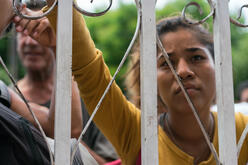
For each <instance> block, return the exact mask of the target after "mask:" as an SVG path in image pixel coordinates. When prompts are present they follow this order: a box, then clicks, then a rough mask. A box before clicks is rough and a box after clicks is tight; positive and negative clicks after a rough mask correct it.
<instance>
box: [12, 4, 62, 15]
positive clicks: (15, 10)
mask: <svg viewBox="0 0 248 165" xmlns="http://www.w3.org/2000/svg"><path fill="white" fill-rule="evenodd" d="M12 2H13V3H12V6H13V9H14V12H15V14H16V15H18V16H20V17H21V18H25V19H30V20H35V19H40V18H43V17H45V16H47V15H48V14H49V13H50V12H51V11H52V10H53V9H54V7H55V6H56V5H57V2H58V0H55V1H54V2H53V5H52V6H51V7H50V8H49V9H48V10H47V11H46V12H45V13H43V14H41V15H38V16H29V15H25V14H23V13H21V11H20V10H19V9H18V8H21V6H20V2H17V0H13V1H12Z"/></svg>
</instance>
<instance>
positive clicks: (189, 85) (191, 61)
mask: <svg viewBox="0 0 248 165" xmlns="http://www.w3.org/2000/svg"><path fill="white" fill-rule="evenodd" d="M161 41H162V43H163V45H164V47H165V50H166V51H167V53H168V55H169V58H170V61H171V62H172V64H173V66H174V69H175V70H176V72H177V74H178V75H179V76H180V78H181V79H182V83H183V85H184V87H185V89H186V91H187V92H188V94H189V97H190V98H191V100H192V102H193V103H194V105H195V106H196V108H197V109H198V111H199V112H201V110H202V109H206V108H207V109H209V108H210V106H211V104H212V101H213V99H214V97H215V72H214V62H213V59H212V57H211V55H210V53H209V51H208V49H207V48H206V47H205V46H204V45H202V44H201V43H200V42H199V41H198V40H197V39H196V37H195V36H194V34H192V32H190V31H189V30H185V29H179V30H178V31H176V32H169V33H167V34H164V35H162V37H161ZM157 59H158V63H157V67H158V90H159V95H160V96H161V99H162V101H163V102H164V103H165V104H166V105H167V107H168V111H171V110H173V111H174V112H176V111H178V112H186V113H187V112H191V111H188V109H189V105H188V103H187V101H186V99H185V97H184V94H183V92H182V91H181V89H180V87H179V85H178V83H177V81H176V79H175V78H174V76H173V74H172V72H171V70H170V69H169V67H168V65H167V63H166V61H165V59H164V57H163V56H162V54H161V52H158V56H157ZM186 110H187V111H186Z"/></svg>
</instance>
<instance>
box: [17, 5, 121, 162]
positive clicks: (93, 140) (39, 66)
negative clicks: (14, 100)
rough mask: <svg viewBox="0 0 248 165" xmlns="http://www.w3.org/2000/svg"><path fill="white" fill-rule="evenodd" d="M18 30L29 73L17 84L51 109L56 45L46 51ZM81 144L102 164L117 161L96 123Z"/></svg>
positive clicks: (85, 116)
mask: <svg viewBox="0 0 248 165" xmlns="http://www.w3.org/2000/svg"><path fill="white" fill-rule="evenodd" d="M41 2H42V1H41ZM26 5H27V8H29V9H31V10H39V9H41V8H42V7H43V6H44V5H45V4H44V3H36V5H34V4H32V3H29V2H27V4H26ZM33 22H34V21H33ZM31 23H32V22H31ZM43 24H49V22H48V19H42V23H40V24H39V25H40V26H42V25H43ZM39 25H37V26H39ZM44 27H45V26H44ZM16 30H17V32H18V34H17V45H18V46H17V51H18V55H19V57H20V59H21V62H22V64H23V66H24V68H25V70H26V74H25V76H24V77H23V78H22V79H20V80H19V81H18V82H17V84H18V86H19V88H20V90H21V91H22V92H23V94H24V96H25V97H26V98H27V100H29V101H31V102H35V103H37V104H40V105H43V106H46V107H49V106H50V100H51V96H52V89H53V86H54V72H55V68H54V65H55V61H54V59H53V57H54V54H55V53H56V43H55V44H52V45H50V46H49V47H45V46H42V45H40V44H39V43H38V42H37V41H35V40H34V39H32V38H31V37H30V36H28V35H27V29H26V30H23V29H22V28H21V27H18V26H17V27H16ZM81 103H82V115H83V125H86V123H87V121H88V119H89V117H90V116H89V114H88V112H87V110H86V109H85V107H84V103H83V101H82V100H81ZM75 124H76V123H75ZM74 127H75V128H76V127H77V126H76V125H75V126H74ZM80 133H81V131H80V132H79V130H78V129H76V130H75V132H74V133H73V134H74V135H75V137H78V136H79V135H80ZM82 140H83V141H82V143H84V144H85V146H86V147H87V148H88V150H89V152H90V153H91V154H92V155H93V157H94V158H95V159H96V160H97V162H98V163H99V164H104V163H106V162H108V161H113V160H115V159H117V158H118V156H117V154H116V152H115V150H114V148H113V146H112V145H111V143H109V142H108V140H107V139H106V138H105V137H104V135H103V134H102V133H101V132H100V131H99V129H98V128H97V127H96V126H95V124H94V123H91V124H90V126H89V130H88V131H87V132H86V133H85V135H84V136H83V139H82Z"/></svg>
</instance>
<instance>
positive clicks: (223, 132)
mask: <svg viewBox="0 0 248 165" xmlns="http://www.w3.org/2000/svg"><path fill="white" fill-rule="evenodd" d="M215 5H216V10H215V17H214V48H215V73H216V90H217V107H218V133H219V156H220V161H221V162H222V163H223V164H225V165H237V148H236V128H235V118H234V100H233V77H232V76H233V75H232V56H231V37H230V21H229V9H228V0H215Z"/></svg>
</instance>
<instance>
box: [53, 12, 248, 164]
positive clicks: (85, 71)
mask: <svg viewBox="0 0 248 165" xmlns="http://www.w3.org/2000/svg"><path fill="white" fill-rule="evenodd" d="M55 13H56V10H55V11H53V13H52V14H51V15H50V16H49V19H50V22H51V23H52V25H53V27H55V25H56V14H55ZM73 20H74V21H73V60H72V61H73V63H72V70H73V75H74V77H75V80H76V81H77V83H78V87H79V89H80V94H81V97H82V98H83V100H84V102H85V104H86V107H87V110H88V111H89V113H90V114H91V113H92V112H93V110H94V108H95V107H96V105H97V103H98V101H99V100H100V97H101V96H102V94H103V92H104V90H105V88H106V87H107V85H108V83H109V81H110V80H111V75H110V73H109V70H108V67H107V66H106V65H105V63H104V60H103V58H102V53H101V51H99V50H97V49H96V48H95V45H94V42H93V41H92V39H91V37H90V34H89V32H88V29H87V27H86V25H85V23H84V20H83V17H82V16H81V15H80V14H79V13H78V12H76V11H75V10H74V14H73ZM140 116H141V114H140V110H139V109H138V108H136V107H135V106H134V105H133V104H132V103H130V102H129V101H128V100H127V99H126V97H125V96H124V95H123V94H122V92H121V90H120V89H119V87H118V86H117V85H116V84H115V83H113V84H112V86H111V88H110V90H109V92H108V94H107V95H106V97H105V98H104V101H103V102H102V104H101V106H100V109H99V111H98V112H97V114H96V116H95V118H94V122H95V123H96V125H97V126H98V128H100V130H101V131H102V132H103V133H104V135H105V136H106V137H107V138H108V139H109V140H110V141H111V143H112V144H113V145H114V147H115V149H116V151H117V152H118V154H119V156H120V158H121V160H122V164H123V165H134V164H135V162H136V159H137V157H138V154H139V152H140V148H141V140H140V139H141V119H140ZM214 118H215V132H214V138H213V144H214V146H215V148H216V150H217V152H218V135H217V134H218V132H217V131H218V127H217V114H216V113H214ZM247 120H248V119H247V117H245V116H244V115H242V114H236V132H237V139H239V138H240V136H241V133H242V130H243V129H244V128H245V123H247ZM88 131H90V130H88ZM158 144H159V147H158V148H159V164H160V165H164V164H166V165H193V157H191V156H190V155H188V154H187V153H185V152H183V151H182V150H180V149H179V148H178V147H177V146H176V145H175V144H174V143H173V142H172V141H171V140H170V139H169V138H168V136H167V135H166V133H165V132H164V131H163V130H162V128H161V127H159V128H158ZM233 154H236V153H233ZM247 159H248V146H247V139H246V141H245V143H244V146H243V148H242V151H241V153H240V158H239V165H245V164H246V162H247ZM205 164H206V165H215V164H216V163H215V160H214V157H213V155H212V154H211V155H210V157H209V159H208V160H207V161H204V162H201V163H200V165H205Z"/></svg>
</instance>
